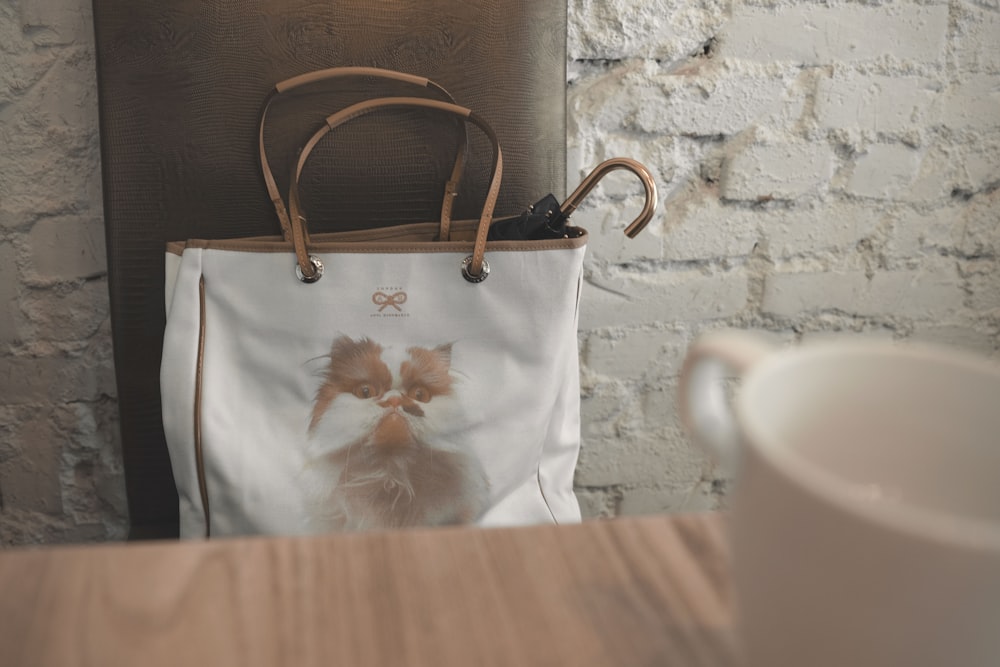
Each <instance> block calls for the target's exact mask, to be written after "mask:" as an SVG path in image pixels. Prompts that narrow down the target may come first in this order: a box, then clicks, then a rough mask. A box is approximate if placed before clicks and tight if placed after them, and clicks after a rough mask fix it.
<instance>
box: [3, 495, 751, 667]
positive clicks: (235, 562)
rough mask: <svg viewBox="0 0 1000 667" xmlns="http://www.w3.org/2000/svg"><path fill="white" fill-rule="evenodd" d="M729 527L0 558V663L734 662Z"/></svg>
mask: <svg viewBox="0 0 1000 667" xmlns="http://www.w3.org/2000/svg"><path fill="white" fill-rule="evenodd" d="M723 529H724V526H723V521H722V518H721V517H719V516H718V515H713V514H697V515H681V516H655V517H643V518H629V519H616V520H614V521H590V522H585V523H583V524H580V525H573V526H560V527H554V526H535V527H527V528H514V529H489V530H468V529H466V530H462V529H436V530H412V531H402V532H395V533H383V534H368V535H340V536H323V537H312V538H250V539H230V540H218V541H211V542H185V543H132V544H126V545H102V546H81V547H56V548H44V549H20V550H11V551H6V552H0V664H2V665H18V666H19V667H27V666H30V665H59V666H62V667H70V666H72V665H100V666H101V667H113V666H115V665H160V664H162V665H241V666H244V665H247V666H255V665H262V666H263V665H268V666H272V665H295V666H299V665H302V666H309V665H323V666H324V667H332V666H345V667H355V666H364V665H393V666H395V665H407V666H409V665H414V666H422V665H428V666H431V665H433V666H434V667H447V666H450V665H455V666H461V667H485V666H487V665H500V666H503V667H508V666H517V667H520V666H531V665H554V666H559V667H581V666H587V665H595V666H597V665H600V666H601V667H614V666H629V665H643V666H645V665H678V666H685V667H686V666H694V665H705V666H707V667H730V666H732V665H736V664H737V662H738V660H737V658H736V651H735V650H734V642H733V621H732V601H731V595H730V587H729V583H728V579H727V576H728V557H727V550H726V547H725V543H724V535H723Z"/></svg>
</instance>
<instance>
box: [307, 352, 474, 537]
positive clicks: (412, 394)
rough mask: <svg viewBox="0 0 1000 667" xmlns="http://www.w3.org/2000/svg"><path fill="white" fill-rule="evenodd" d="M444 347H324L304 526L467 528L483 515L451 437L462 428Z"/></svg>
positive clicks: (467, 464)
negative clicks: (326, 359) (460, 525)
mask: <svg viewBox="0 0 1000 667" xmlns="http://www.w3.org/2000/svg"><path fill="white" fill-rule="evenodd" d="M451 350H452V346H451V345H450V344H446V345H439V346H437V347H433V348H429V347H407V348H391V347H383V346H382V345H379V344H378V343H375V342H374V341H372V340H370V339H368V338H361V339H358V340H355V339H352V338H349V337H347V336H341V337H339V338H337V339H336V340H334V342H333V346H332V347H331V350H330V355H329V358H330V363H329V365H328V366H327V369H326V372H325V374H324V376H323V382H322V385H321V386H320V388H319V390H318V392H317V394H316V401H315V404H314V406H313V411H312V417H311V419H310V423H309V438H308V443H309V444H308V454H309V459H310V460H309V463H308V464H307V466H306V476H305V477H304V478H303V479H304V480H305V482H306V486H307V491H308V493H309V496H310V506H309V510H308V511H309V514H310V524H311V525H312V526H313V527H316V528H319V529H330V530H340V529H347V530H377V529H389V528H405V527H409V526H420V525H425V526H426V525H442V524H456V523H471V522H472V521H474V520H475V519H476V517H478V516H479V515H480V514H481V513H482V512H483V510H484V509H485V507H486V503H487V500H488V496H489V481H488V480H487V478H486V474H485V472H484V471H483V468H482V466H481V464H480V462H479V461H478V459H477V458H476V457H475V456H474V455H473V454H472V453H471V452H469V451H467V450H466V449H465V448H464V447H463V446H462V444H461V441H462V438H460V437H457V434H460V433H461V432H462V431H463V428H465V427H467V424H464V418H463V412H462V410H461V409H460V407H459V403H458V400H457V397H456V390H457V388H458V387H457V384H458V383H457V382H456V380H455V378H454V376H453V374H452V371H451Z"/></svg>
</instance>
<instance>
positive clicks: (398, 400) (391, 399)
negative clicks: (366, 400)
mask: <svg viewBox="0 0 1000 667" xmlns="http://www.w3.org/2000/svg"><path fill="white" fill-rule="evenodd" d="M402 404H403V397H402V396H400V395H399V394H393V395H392V396H387V397H386V399H385V400H383V401H382V402H380V403H379V406H380V407H383V408H398V407H399V406H401V405H402Z"/></svg>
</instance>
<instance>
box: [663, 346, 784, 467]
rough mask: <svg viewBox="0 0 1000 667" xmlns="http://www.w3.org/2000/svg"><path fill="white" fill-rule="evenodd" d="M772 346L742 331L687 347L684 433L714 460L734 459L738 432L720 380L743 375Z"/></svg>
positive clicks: (681, 403)
mask: <svg viewBox="0 0 1000 667" xmlns="http://www.w3.org/2000/svg"><path fill="white" fill-rule="evenodd" d="M775 350H776V348H775V346H774V345H773V344H771V343H770V342H767V341H765V340H764V339H763V338H762V337H760V336H757V335H755V334H753V333H749V332H746V331H712V332H709V333H707V334H704V335H702V336H701V337H699V338H698V339H697V340H696V341H695V342H694V343H693V344H692V345H691V347H690V348H689V349H688V352H687V355H686V356H685V358H684V366H683V368H682V369H681V377H680V388H679V394H680V395H679V400H678V409H679V411H680V417H681V421H682V423H683V424H684V427H685V428H686V429H687V431H688V433H689V434H690V435H691V436H692V437H693V438H694V439H695V440H696V441H697V442H698V444H699V445H701V446H702V448H704V449H705V450H707V451H708V453H709V454H711V455H712V457H713V458H715V460H716V461H717V462H719V463H721V464H723V465H726V466H732V465H734V464H736V463H737V462H738V460H739V454H740V448H741V446H740V441H741V432H740V427H739V424H738V423H737V420H736V414H735V412H734V410H733V406H732V404H731V402H730V400H729V397H728V396H727V395H726V392H725V388H724V386H723V382H724V380H725V379H727V378H730V377H732V376H733V375H734V374H735V375H736V376H737V377H744V376H746V374H747V373H748V372H749V371H750V369H751V368H752V367H753V366H755V365H756V364H758V363H759V362H760V361H761V360H762V359H764V358H765V357H767V356H770V355H771V354H773V353H774V352H775Z"/></svg>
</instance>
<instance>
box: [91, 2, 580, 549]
mask: <svg viewBox="0 0 1000 667" xmlns="http://www.w3.org/2000/svg"><path fill="white" fill-rule="evenodd" d="M93 4H94V23H95V30H96V37H97V56H98V62H97V65H98V85H99V102H100V120H101V157H102V165H103V166H102V168H103V184H104V214H105V223H106V234H107V246H108V273H109V283H110V291H111V306H112V332H113V337H114V347H115V365H116V373H117V382H118V401H119V409H120V418H121V431H122V447H123V457H124V463H125V477H126V487H127V493H128V501H129V514H130V524H131V533H130V536H131V537H132V538H152V537H170V536H175V535H176V534H177V495H176V490H175V488H174V484H173V476H172V474H171V470H170V461H169V458H168V455H167V447H166V443H165V441H164V437H163V425H162V420H161V417H160V392H159V365H160V348H161V345H162V339H163V326H164V317H165V316H164V307H163V301H164V300H163V252H164V244H165V243H166V242H167V241H174V240H184V239H188V238H232V237H239V236H253V235H268V234H277V233H280V228H279V223H278V220H277V217H276V215H275V212H274V208H273V207H272V205H271V202H270V201H269V199H268V196H267V193H266V190H265V187H264V182H263V179H262V176H261V171H260V167H259V163H258V158H257V148H258V144H257V136H258V135H257V120H258V114H259V113H260V109H261V104H262V103H263V101H264V99H265V97H266V95H267V94H268V92H269V91H270V90H271V89H272V87H273V86H274V84H275V83H277V82H278V81H281V80H283V79H287V78H289V77H291V76H294V75H297V74H301V73H303V72H307V71H310V70H317V69H323V68H328V67H336V66H369V67H381V68H385V69H393V70H398V71H402V72H408V73H411V74H418V75H421V76H426V77H428V78H431V79H433V80H434V81H437V82H438V83H440V84H441V85H443V86H444V87H445V88H447V89H448V90H449V91H450V92H451V93H452V94H453V95H454V96H455V99H456V100H457V101H458V102H459V103H461V104H462V105H464V106H468V107H470V108H472V109H475V110H476V111H477V112H478V113H480V114H481V115H482V116H483V117H484V118H486V120H487V121H488V122H489V123H490V124H491V125H492V126H493V127H494V128H495V129H496V132H497V134H498V136H499V138H500V142H501V144H502V146H503V148H504V153H505V155H507V156H508V161H509V171H508V172H506V173H505V178H504V187H503V191H502V192H501V195H500V199H499V201H498V204H497V207H496V213H497V214H498V215H506V214H513V213H516V212H518V211H520V210H522V209H524V208H525V207H526V206H527V205H528V204H530V203H532V202H534V201H535V200H537V199H539V198H540V197H541V196H543V195H545V194H547V193H549V192H552V193H554V194H556V195H557V196H559V195H561V194H562V191H563V188H564V185H565V162H566V149H565V112H566V92H565V91H566V2H565V0H510V1H508V2H503V3H500V2H496V0H493V1H484V0H393V2H391V3H388V2H373V1H372V0H341V1H339V2H335V3H315V2H311V1H310V0H287V1H286V2H280V3H278V2H263V3H262V2H246V3H230V2H222V1H221V0H215V1H213V2H204V1H203V0H174V1H172V2H163V1H162V0H94V3H93ZM400 94H402V95H412V94H413V90H412V88H408V87H406V86H405V84H396V83H392V82H385V81H374V80H371V81H370V80H365V79H359V80H357V81H338V82H337V83H336V84H335V85H331V86H322V85H318V86H316V87H315V89H312V88H310V89H309V90H308V91H305V92H304V93H303V94H295V95H289V96H288V97H289V99H288V100H284V99H283V100H280V101H279V102H278V103H276V104H275V105H274V108H273V109H272V110H270V111H269V112H268V113H269V121H268V122H269V128H268V137H269V139H268V143H267V150H268V159H269V161H270V162H271V165H272V166H274V167H275V174H276V177H277V179H278V181H279V186H280V187H281V188H282V191H283V192H284V191H285V188H286V187H287V179H288V176H287V173H288V172H287V169H286V165H287V166H290V165H291V163H292V159H293V157H294V155H295V152H296V151H297V149H298V148H299V145H300V144H301V142H302V141H303V140H304V138H306V137H308V136H309V134H311V132H312V131H313V130H314V129H315V128H316V126H317V124H318V123H320V122H322V119H323V118H324V117H325V116H327V115H329V114H330V113H332V112H333V111H335V110H336V109H338V108H342V107H344V106H347V105H348V104H351V103H353V102H356V101H359V100H360V99H362V98H364V97H372V96H381V95H400ZM378 116H379V114H375V115H374V117H373V118H370V119H362V120H361V121H359V122H358V123H357V127H356V129H357V131H354V132H352V133H344V134H345V135H347V136H343V137H340V138H338V140H337V141H336V142H333V141H331V142H330V143H329V144H328V145H325V146H324V147H322V149H320V148H318V149H317V154H316V155H315V157H314V158H313V159H312V160H311V162H310V165H311V166H310V170H311V171H310V172H309V173H307V174H306V175H305V176H304V178H303V198H304V199H306V200H307V202H308V208H309V211H310V226H311V228H314V229H315V230H317V231H332V230H333V229H351V228H360V227H376V226H384V225H387V224H396V223H402V222H417V221H427V220H434V219H436V218H437V216H438V215H439V213H440V207H441V193H442V189H441V188H442V184H443V183H444V182H445V181H446V180H447V176H448V175H449V172H450V169H451V166H452V164H453V163H454V160H455V150H456V136H455V125H454V123H452V122H450V119H442V118H438V117H436V116H434V115H428V114H423V113H420V112H408V113H407V114H404V115H403V116H399V115H396V116H393V117H392V118H391V121H392V122H391V123H390V122H386V120H387V119H386V118H381V119H380V118H379V117H378ZM482 141H483V139H481V138H473V139H472V142H471V144H470V153H469V164H468V167H467V169H466V174H465V176H464V178H463V179H462V189H461V192H460V193H459V196H458V197H457V200H456V203H455V207H454V217H455V219H461V218H473V217H478V206H479V205H480V202H481V197H482V192H484V191H485V189H486V186H487V179H488V176H489V173H488V171H489V161H490V151H489V150H488V146H486V145H484V144H483V143H481V142H482Z"/></svg>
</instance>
